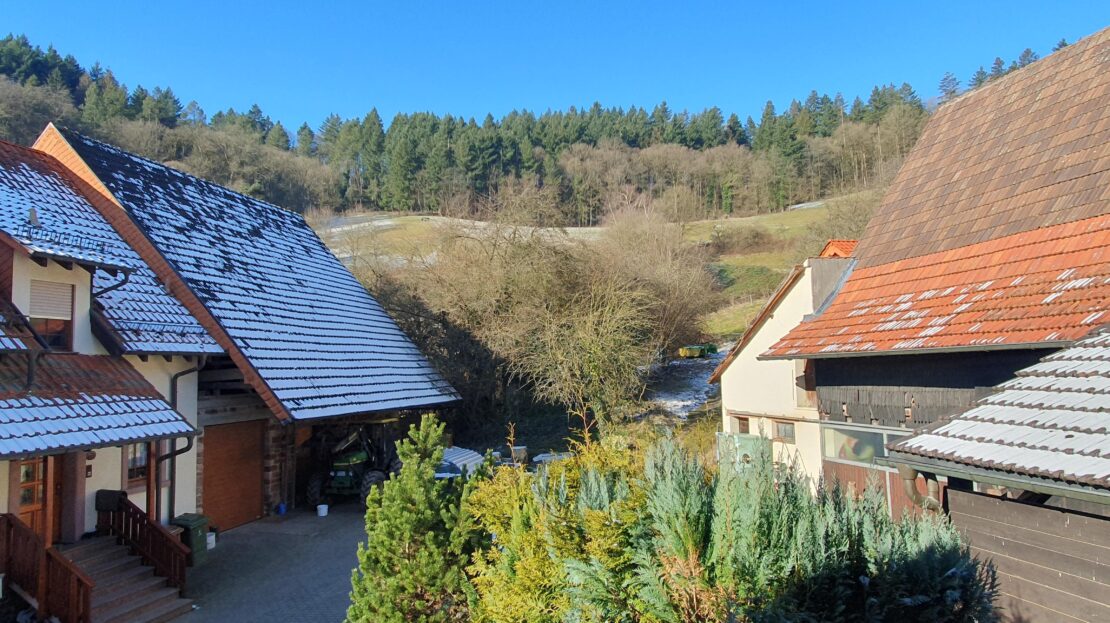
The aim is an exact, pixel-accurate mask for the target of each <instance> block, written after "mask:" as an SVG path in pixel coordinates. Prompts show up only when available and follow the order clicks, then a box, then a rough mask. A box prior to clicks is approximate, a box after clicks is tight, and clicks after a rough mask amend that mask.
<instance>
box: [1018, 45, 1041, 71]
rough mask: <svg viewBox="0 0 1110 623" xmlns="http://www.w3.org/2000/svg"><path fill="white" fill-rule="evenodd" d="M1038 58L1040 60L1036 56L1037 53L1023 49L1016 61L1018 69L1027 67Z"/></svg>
mask: <svg viewBox="0 0 1110 623" xmlns="http://www.w3.org/2000/svg"><path fill="white" fill-rule="evenodd" d="M1039 58H1040V56H1038V55H1037V53H1036V52H1034V51H1033V50H1032V49H1030V48H1025V49H1024V50H1022V51H1021V56H1019V57H1018V59H1017V66H1018V69H1021V68H1022V67H1025V66H1026V65H1029V64H1030V63H1032V62H1034V61H1036V60H1037V59H1039Z"/></svg>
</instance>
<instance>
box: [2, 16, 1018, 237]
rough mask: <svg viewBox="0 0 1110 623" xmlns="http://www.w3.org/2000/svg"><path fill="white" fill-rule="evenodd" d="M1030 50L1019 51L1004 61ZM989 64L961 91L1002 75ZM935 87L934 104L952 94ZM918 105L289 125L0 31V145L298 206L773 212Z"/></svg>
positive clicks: (849, 178)
mask: <svg viewBox="0 0 1110 623" xmlns="http://www.w3.org/2000/svg"><path fill="white" fill-rule="evenodd" d="M1035 57H1036V56H1035V54H1033V53H1032V51H1029V50H1027V51H1026V53H1023V55H1022V57H1020V58H1019V60H1018V61H1015V62H1014V63H1013V64H1012V65H1011V67H1017V66H1019V63H1023V64H1027V63H1028V62H1031V59H1034V60H1035ZM998 63H1001V59H997V61H996V67H995V68H994V71H992V73H991V74H989V75H986V77H984V78H982V79H981V80H980V81H979V82H978V83H980V84H981V83H984V82H986V81H989V80H990V79H994V78H996V77H999V76H1001V75H1003V74H1004V73H1006V71H1008V70H1009V69H1007V68H1001V67H999V66H997V64H998ZM980 73H981V72H980ZM977 76H978V74H977ZM978 79H979V78H976V79H975V80H978ZM945 80H946V81H945V82H943V83H942V92H943V93H944V95H945V97H951V96H954V95H955V94H956V93H958V92H959V84H958V81H956V82H955V84H953V80H955V78H954V77H952V76H950V75H946V76H945ZM975 80H973V81H971V82H970V84H972V86H975V85H976V84H977V83H976V82H975ZM927 115H928V113H927V110H926V107H925V105H924V104H923V102H922V100H921V98H920V97H919V96H918V95H917V93H915V91H914V89H913V88H912V87H911V86H910V85H908V84H902V85H900V86H895V85H881V86H876V87H875V88H874V89H873V90H872V92H871V94H870V96H869V97H868V98H867V100H866V101H864V100H862V99H860V98H856V99H855V100H854V101H853V102H851V103H850V104H849V103H848V102H846V101H845V100H844V98H843V97H842V96H841V95H840V94H839V93H838V94H835V95H833V96H830V95H827V94H819V93H817V92H816V91H813V92H811V93H810V94H809V95H808V96H806V97H805V98H803V99H801V100H795V101H792V102H791V103H790V105H789V106H788V107H787V108H786V109H785V110H782V111H777V110H776V109H775V107H774V105H773V104H772V103H771V102H769V101H768V102H767V104H766V106H765V108H764V110H763V114H762V115H761V117H760V119H758V120H754V119H752V118H750V117H749V118H747V119H746V120H744V121H741V120H740V119H739V117H738V116H737V115H736V114H731V115H728V116H727V117H726V116H725V115H724V113H722V111H721V110H720V109H719V108H716V107H713V108H708V109H706V110H704V111H701V112H697V113H690V112H687V111H675V110H671V109H670V108H669V107H668V106H667V104H666V103H665V102H663V103H660V104H658V105H656V106H655V107H654V108H652V109H651V110H650V111H648V110H647V109H645V108H639V107H632V108H629V109H622V108H604V107H602V106H601V105H600V104H596V103H595V104H594V105H593V106H591V107H589V108H588V109H581V110H579V109H575V108H571V109H569V110H566V111H546V112H544V113H541V114H535V113H533V112H529V111H513V112H511V113H509V114H507V115H505V116H504V117H502V118H500V119H495V118H494V117H493V116H492V115H487V116H486V117H485V119H483V120H482V121H481V122H478V121H476V120H474V119H463V118H461V117H454V116H451V115H443V116H439V115H435V114H432V113H412V114H398V115H396V116H395V117H394V118H393V119H392V120H391V121H390V123H389V124H388V127H386V126H385V124H384V123H383V120H382V118H381V117H380V116H379V114H378V112H377V110H376V109H371V110H370V112H369V113H367V114H366V115H365V117H362V118H353V119H342V118H340V117H339V116H338V115H331V116H329V117H327V118H326V119H324V120H323V122H322V123H320V124H319V126H318V127H316V128H313V127H312V126H310V125H309V124H308V123H304V124H302V125H301V126H300V127H299V128H297V129H296V130H292V129H290V128H286V127H284V126H283V125H282V124H281V123H280V122H274V121H273V120H272V119H271V118H270V117H268V116H267V115H266V114H265V113H264V112H263V111H262V109H261V108H260V107H259V106H257V105H254V106H252V107H251V108H250V109H248V110H246V111H245V112H239V111H236V110H233V109H229V110H226V111H219V112H216V113H214V114H212V115H207V114H206V113H205V111H204V110H203V109H202V108H201V106H200V104H198V103H197V102H196V101H190V102H188V103H187V104H184V105H183V104H182V102H181V100H180V99H179V98H178V96H177V95H176V94H175V92H174V91H173V89H172V88H171V87H169V86H165V87H155V88H152V89H149V90H148V89H147V88H144V87H143V86H139V85H137V86H135V87H134V88H128V87H127V86H126V85H125V84H124V83H123V82H122V81H121V80H120V79H119V78H117V77H116V76H115V75H114V74H113V72H112V71H111V70H110V69H106V68H104V67H102V66H101V65H100V64H99V63H94V64H93V65H92V66H90V67H88V68H85V67H83V66H82V65H81V64H80V63H79V62H78V61H77V59H75V58H74V57H73V56H64V57H63V56H62V55H61V54H60V53H59V52H58V51H57V50H56V49H55V48H53V47H48V48H47V49H46V50H43V49H42V48H41V47H39V46H36V45H34V44H33V43H32V42H31V41H29V40H28V39H27V37H25V36H16V35H8V36H7V37H6V38H4V39H0V138H3V139H5V140H9V141H13V142H17V143H22V144H27V143H29V142H31V141H33V140H34V138H35V136H37V134H38V132H40V131H41V129H42V128H43V126H44V125H45V124H46V122H48V121H53V122H56V123H61V124H64V125H66V126H70V127H74V128H77V129H79V130H81V131H83V132H86V133H88V134H91V135H94V136H97V137H99V138H102V139H104V140H107V141H109V142H111V143H114V144H117V145H119V146H121V147H123V148H125V149H128V150H131V151H134V152H136V153H139V154H142V155H144V156H147V157H149V158H152V159H155V160H158V161H162V162H167V163H170V164H171V165H173V166H175V167H178V168H180V169H183V170H185V171H188V172H190V173H193V174H196V175H199V176H202V177H205V178H207V179H210V180H212V181H214V182H217V183H220V184H224V185H226V186H229V187H231V188H234V189H236V190H239V191H241V192H244V193H246V194H249V195H252V196H255V197H258V198H260V199H264V200H267V201H270V202H272V203H275V204H277V205H280V206H283V207H285V208H288V209H291V210H295V211H298V212H306V211H309V210H323V211H341V210H350V209H355V210H398V211H431V212H438V213H440V214H444V215H450V216H461V217H475V216H478V217H486V216H491V215H492V214H496V213H500V214H507V215H508V216H509V217H510V218H511V219H513V220H517V221H524V222H532V223H537V224H545V225H592V224H596V223H598V222H600V221H602V220H603V218H604V217H605V215H606V214H609V213H612V212H615V211H618V210H620V209H622V208H625V207H628V206H639V205H647V204H651V205H653V206H655V207H656V208H657V209H660V211H661V212H663V213H664V214H666V215H667V216H668V217H669V218H671V219H673V220H676V221H685V220H691V219H698V218H710V217H719V216H724V215H732V214H757V213H765V212H773V211H777V210H781V209H783V208H785V207H787V206H789V205H791V204H793V203H797V202H801V201H809V200H815V199H820V198H822V197H827V196H830V195H836V194H843V193H847V192H852V191H857V190H861V189H867V188H875V187H878V186H881V185H882V184H883V182H884V181H885V180H887V179H889V177H890V176H892V175H893V174H894V172H895V171H897V168H898V165H899V163H900V162H901V159H902V158H903V156H904V155H905V154H906V153H907V152H908V150H909V149H910V147H912V145H913V143H914V141H915V140H916V138H917V136H918V134H919V132H920V130H921V128H922V126H923V125H924V121H925V119H926V117H927Z"/></svg>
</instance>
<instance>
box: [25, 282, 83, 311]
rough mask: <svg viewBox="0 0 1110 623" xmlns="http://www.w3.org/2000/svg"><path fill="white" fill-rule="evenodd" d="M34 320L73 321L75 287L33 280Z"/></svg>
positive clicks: (32, 307)
mask: <svg viewBox="0 0 1110 623" xmlns="http://www.w3.org/2000/svg"><path fill="white" fill-rule="evenodd" d="M28 315H29V316H31V317H32V318H50V319H53V320H72V319H73V285H72V284H68V283H56V282H53V281H38V280H36V279H32V280H31V313H30V314H28Z"/></svg>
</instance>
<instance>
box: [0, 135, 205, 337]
mask: <svg viewBox="0 0 1110 623" xmlns="http://www.w3.org/2000/svg"><path fill="white" fill-rule="evenodd" d="M32 209H34V213H35V218H36V219H37V221H38V225H37V226H34V225H32V224H31V223H30V220H29V219H30V214H31V210H32ZM0 230H2V231H4V232H5V233H7V234H8V235H9V236H11V237H12V238H14V239H15V240H16V241H17V242H19V243H20V244H22V245H23V246H25V247H26V248H27V249H28V250H29V251H30V252H31V253H32V254H34V255H39V256H42V257H49V258H54V259H60V260H69V261H74V262H77V263H80V264H85V265H90V266H101V267H106V268H110V269H113V271H112V272H114V269H122V270H124V271H128V272H130V273H131V274H130V277H129V280H128V282H127V284H126V285H124V286H123V287H121V288H119V289H116V290H113V291H111V292H109V293H106V294H105V295H103V296H101V297H98V299H97V302H98V304H99V306H100V308H101V309H100V311H101V313H102V315H103V318H104V320H105V321H106V322H107V323H108V325H109V327H110V328H111V329H112V330H113V332H114V333H115V334H116V335H117V336H118V340H119V342H120V343H119V344H118V347H119V349H120V350H121V351H122V352H127V353H178V354H205V353H219V352H222V351H223V349H221V348H220V347H219V346H218V345H217V344H216V342H215V340H213V339H212V337H211V336H209V335H208V334H207V332H206V331H205V330H204V329H203V328H202V327H201V326H200V324H199V323H198V322H197V321H196V319H195V318H193V317H192V316H191V315H190V314H189V312H188V311H186V310H185V308H184V307H182V306H181V303H179V302H178V301H177V299H175V298H173V296H171V295H170V294H169V293H168V292H166V290H165V288H163V287H162V286H161V284H159V283H158V280H157V278H156V277H155V276H154V273H153V272H152V271H151V270H150V269H149V268H148V267H147V266H146V265H145V264H144V263H143V261H142V260H141V259H140V258H139V255H138V254H137V253H136V252H135V251H134V250H133V249H132V248H131V247H129V246H128V245H127V244H126V243H125V242H124V241H123V239H122V238H120V236H119V234H118V233H117V232H116V231H115V229H113V228H112V226H111V225H109V224H108V222H107V221H106V220H104V217H102V216H101V215H100V213H99V212H97V211H96V208H94V207H93V206H92V205H91V204H90V203H89V202H88V200H87V199H86V198H85V197H84V196H83V195H82V194H81V193H80V192H79V191H78V190H77V189H76V188H75V187H74V186H73V184H72V183H71V182H70V180H69V177H68V174H67V172H66V171H65V168H64V166H63V165H62V164H61V163H60V162H58V161H57V160H55V159H54V158H53V157H51V156H49V155H47V154H44V153H42V152H39V151H36V150H34V149H28V148H26V147H20V146H18V145H12V144H10V143H4V142H2V141H0ZM120 279H121V276H120V275H112V274H110V273H109V272H108V271H105V270H103V269H97V270H96V273H95V276H94V278H93V289H94V291H95V290H100V289H102V288H105V287H107V286H109V285H112V284H115V283H118V282H119V280H120ZM0 346H2V345H0Z"/></svg>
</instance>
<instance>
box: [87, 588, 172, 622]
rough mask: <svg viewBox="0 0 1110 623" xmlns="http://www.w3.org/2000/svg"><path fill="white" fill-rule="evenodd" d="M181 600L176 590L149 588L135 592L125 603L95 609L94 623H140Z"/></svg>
mask: <svg viewBox="0 0 1110 623" xmlns="http://www.w3.org/2000/svg"><path fill="white" fill-rule="evenodd" d="M179 599H180V596H179V595H178V591H177V589H176V588H169V587H162V588H148V589H145V590H142V591H137V592H133V593H132V594H131V595H130V596H129V597H128V598H127V599H126V600H125V601H123V602H122V603H119V604H117V605H114V606H105V607H100V608H93V611H92V621H93V623H115V622H116V621H119V622H120V623H123V622H128V623H130V622H132V621H138V620H140V619H142V618H143V617H145V616H148V615H151V614H154V613H157V612H161V611H162V610H163V609H165V608H167V607H168V606H169V605H170V604H172V603H173V602H176V601H177V600H179Z"/></svg>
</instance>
